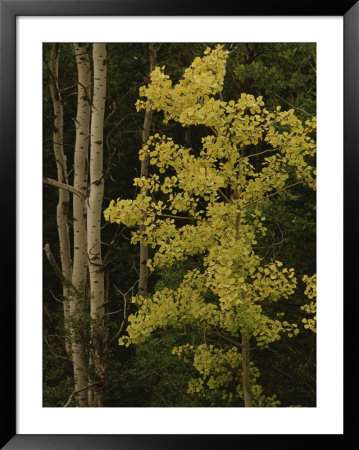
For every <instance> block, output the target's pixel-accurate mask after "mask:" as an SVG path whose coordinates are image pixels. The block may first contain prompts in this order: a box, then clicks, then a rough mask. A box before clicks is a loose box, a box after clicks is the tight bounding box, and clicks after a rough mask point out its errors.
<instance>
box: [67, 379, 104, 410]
mask: <svg viewBox="0 0 359 450" xmlns="http://www.w3.org/2000/svg"><path fill="white" fill-rule="evenodd" d="M99 384H101V383H93V384H89V385H88V386H85V387H83V388H81V389H77V391H72V392H71V395H70V397H69V399H68V400H67V402H66V403H65V405H64V406H63V408H67V407H68V406H69V404H70V403H71V401H72V398H73V396H74V395H76V394H78V393H79V392H82V391H85V390H86V389H90V388H93V387H95V386H98V385H99Z"/></svg>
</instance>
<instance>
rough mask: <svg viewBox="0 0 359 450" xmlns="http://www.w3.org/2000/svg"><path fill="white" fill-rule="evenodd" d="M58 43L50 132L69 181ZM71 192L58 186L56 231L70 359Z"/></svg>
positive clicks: (60, 172) (63, 178) (61, 178)
mask: <svg viewBox="0 0 359 450" xmlns="http://www.w3.org/2000/svg"><path fill="white" fill-rule="evenodd" d="M59 56H60V49H59V44H52V48H51V54H50V91H51V98H52V103H53V108H54V131H53V149H54V154H55V160H56V168H57V180H58V182H60V183H64V184H68V177H67V163H66V156H65V154H64V148H63V107H62V99H61V94H60V89H59V80H58V78H59ZM69 201H70V194H69V192H67V191H65V190H64V189H59V201H58V204H57V209H56V221H57V231H58V235H59V245H60V258H61V270H62V276H63V280H64V281H63V288H62V291H63V292H62V295H63V302H64V303H63V305H64V328H65V334H66V342H65V347H66V351H67V353H68V355H69V358H71V355H72V351H71V342H70V328H69V320H70V306H69V293H70V285H71V274H72V267H71V248H70V237H69V229H68V223H67V213H68V208H69Z"/></svg>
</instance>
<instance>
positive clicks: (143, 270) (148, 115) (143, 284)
mask: <svg viewBox="0 0 359 450" xmlns="http://www.w3.org/2000/svg"><path fill="white" fill-rule="evenodd" d="M149 55H150V74H151V73H152V72H153V70H154V69H155V65H156V51H155V46H154V44H153V43H151V44H149ZM151 122H152V110H149V111H148V110H147V109H146V111H145V119H144V122H143V128H142V146H144V145H145V144H146V142H147V141H148V138H149V137H150V127H151ZM148 165H149V156H148V155H146V156H145V158H144V159H143V161H141V177H147V176H148ZM140 230H141V231H144V230H145V226H144V225H141V226H140ZM147 260H148V246H147V245H143V244H140V275H139V281H138V292H139V294H142V295H146V294H147V283H148V267H147Z"/></svg>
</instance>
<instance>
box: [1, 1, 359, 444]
mask: <svg viewBox="0 0 359 450" xmlns="http://www.w3.org/2000/svg"><path fill="white" fill-rule="evenodd" d="M298 15H300V16H343V18H344V67H345V71H344V180H345V182H344V209H345V215H344V234H345V235H346V236H347V239H346V240H345V241H344V258H345V259H344V260H345V262H347V270H346V271H345V272H344V285H345V289H346V291H345V293H347V294H348V293H349V292H355V290H354V289H353V290H352V289H351V286H350V283H353V280H355V279H356V278H357V276H356V271H357V270H356V268H357V265H356V264H355V263H354V264H353V263H352V262H351V261H355V259H354V252H356V248H357V240H358V230H357V229H356V228H357V225H356V224H357V222H356V221H355V215H354V214H355V213H354V211H355V209H356V208H355V206H356V205H357V203H358V202H357V201H356V200H355V197H356V196H355V193H354V192H353V191H354V187H355V185H356V184H355V182H356V179H357V178H358V176H357V173H358V169H359V152H358V142H359V101H358V100H359V2H357V1H356V0H347V1H343V0H342V1H340V2H336V3H328V2H324V1H322V0H320V1H313V0H302V1H301V2H288V1H282V0H278V1H276V0H272V1H271V0H257V1H255V2H254V1H253V0H252V1H251V0H243V1H237V2H233V1H227V0H222V1H221V2H214V1H210V0H207V1H203V0H200V1H196V2H194V1H193V0H191V1H188V0H180V1H178V0H172V1H168V0H86V1H83V0H54V1H52V0H0V193H1V195H0V201H1V208H0V211H1V213H2V218H3V220H2V221H1V231H2V233H1V236H2V238H1V239H0V246H1V247H0V248H1V252H0V254H1V255H2V263H3V264H2V269H1V272H0V274H1V280H2V283H1V285H2V286H3V291H2V317H3V325H2V327H1V333H2V347H1V353H2V354H1V360H0V361H1V366H2V369H1V374H2V376H3V382H2V402H1V405H2V410H3V413H4V414H3V417H4V419H2V421H1V441H0V444H1V445H2V447H1V448H5V449H38V450H40V449H50V448H51V449H60V448H61V449H72V448H74V449H75V448H77V449H126V450H131V449H152V448H153V449H157V450H161V449H184V448H186V449H191V448H196V449H197V448H199V447H200V448H201V447H202V446H203V447H206V448H208V449H209V448H234V447H235V446H239V445H242V444H244V445H246V444H251V445H253V444H254V445H256V444H259V445H266V447H267V448H268V445H267V442H268V439H269V440H271V441H274V440H278V441H279V438H281V440H282V441H283V444H282V445H283V446H284V445H288V442H287V441H288V440H290V441H291V440H293V438H295V439H296V441H297V442H298V444H299V445H300V444H301V443H302V444H305V443H306V442H308V440H309V439H310V441H311V445H310V448H312V447H314V445H316V442H317V441H318V438H323V437H327V438H330V440H333V441H339V440H340V441H343V439H344V438H348V439H349V435H350V434H351V431H352V430H353V425H354V420H355V418H354V417H355V415H352V414H351V417H352V418H351V419H350V418H349V417H347V418H346V421H345V427H344V434H343V435H328V436H327V435H325V436H323V435H316V436H308V435H295V436H294V435H285V431H284V435H243V434H241V435H210V436H209V435H180V434H179V435H166V434H161V435H18V434H16V287H17V286H16V282H17V280H16V17H18V16H298ZM333 64H335V62H333ZM349 237H350V239H349ZM352 300H354V299H352ZM354 317H355V314H353V311H350V307H348V305H346V309H345V320H346V330H351V329H353V327H351V325H354V323H353V321H354ZM348 352H349V351H348V350H347V351H345V352H344V355H345V358H346V366H345V367H346V373H348V372H351V370H350V367H349V368H348V366H349V365H350V364H351V363H350V360H352V361H353V358H347V357H346V356H348V355H347V354H348ZM347 393H348V390H346V394H347ZM346 398H347V397H346ZM348 403H349V402H345V404H346V405H348ZM164 432H165V430H164ZM285 441H286V442H287V443H286V444H285V443H284V442H285ZM278 445H279V446H280V445H281V444H280V443H279V442H278V443H276V446H278ZM336 447H337V448H345V445H344V443H343V442H340V443H339V442H337V444H336Z"/></svg>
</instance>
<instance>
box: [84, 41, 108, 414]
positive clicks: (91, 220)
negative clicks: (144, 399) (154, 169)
mask: <svg viewBox="0 0 359 450" xmlns="http://www.w3.org/2000/svg"><path fill="white" fill-rule="evenodd" d="M93 65H94V82H93V99H92V106H91V140H90V163H89V166H90V180H89V183H90V192H89V198H88V205H87V258H88V265H89V274H90V296H91V299H90V305H91V322H92V326H91V328H92V343H93V355H92V363H93V370H94V382H95V383H98V385H97V387H95V388H94V402H95V406H104V401H103V394H104V392H103V384H104V381H105V375H106V370H107V367H106V366H107V363H106V356H107V355H106V353H107V345H108V342H107V340H108V339H107V329H106V326H105V323H104V312H105V310H104V302H105V295H104V293H105V289H104V272H103V266H102V255H101V217H102V201H103V193H104V173H103V126H104V112H105V99H106V68H107V59H106V44H104V43H94V44H93Z"/></svg>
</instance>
